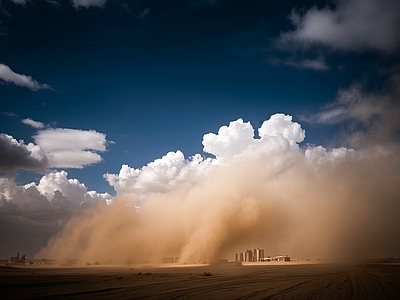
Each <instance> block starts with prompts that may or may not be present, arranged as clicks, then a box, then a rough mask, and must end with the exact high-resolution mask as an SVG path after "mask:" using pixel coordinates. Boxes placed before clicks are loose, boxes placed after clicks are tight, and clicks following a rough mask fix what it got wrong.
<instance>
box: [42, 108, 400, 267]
mask: <svg viewBox="0 0 400 300" xmlns="http://www.w3.org/2000/svg"><path fill="white" fill-rule="evenodd" d="M253 133H254V129H253V127H252V126H251V124H250V123H249V122H243V120H242V119H238V120H236V121H233V122H230V123H229V125H228V126H222V127H221V128H220V129H219V130H218V133H217V134H214V133H209V134H206V135H204V137H203V145H204V149H205V151H209V153H212V154H213V155H214V156H215V158H209V159H206V160H202V159H200V157H198V158H199V159H198V160H197V161H196V163H195V164H193V161H194V159H189V160H185V159H184V156H183V153H181V152H180V151H177V152H170V153H168V154H167V155H165V156H164V157H162V158H160V159H157V160H155V161H154V162H153V163H149V164H148V165H147V166H145V167H143V168H141V169H133V168H130V167H129V166H127V165H124V166H122V168H121V171H120V173H119V174H106V176H105V177H106V179H107V180H108V181H109V182H110V184H111V185H113V186H114V187H115V188H116V190H117V191H118V196H117V198H115V199H114V200H113V204H112V205H109V206H106V205H99V206H97V207H96V208H94V209H91V210H88V211H86V212H84V213H83V214H80V215H76V216H73V217H72V218H71V219H70V221H68V222H67V223H66V225H65V227H64V229H63V231H62V232H61V233H60V234H59V235H57V236H54V237H53V238H52V239H51V240H50V241H49V243H48V245H47V247H45V248H43V249H42V250H41V251H40V252H39V254H38V255H39V256H43V257H52V258H59V259H63V258H67V257H74V258H80V259H82V260H83V261H95V260H98V261H101V262H103V263H107V262H109V263H112V262H113V263H123V262H125V259H133V260H135V261H137V262H144V261H147V262H156V263H157V262H160V259H161V258H162V257H168V256H179V257H180V260H181V262H195V263H197V262H202V261H208V262H210V261H213V260H214V259H217V258H232V257H233V254H234V253H235V252H238V251H240V250H241V249H243V248H253V247H262V248H265V250H266V253H268V254H269V255H275V254H279V253H284V254H287V253H289V254H290V255H292V256H294V257H311V258H317V257H319V258H324V259H328V260H338V261H340V260H342V261H343V260H347V259H356V258H361V259H362V258H366V257H371V256H375V257H380V256H391V255H394V253H398V251H399V250H400V243H399V242H396V240H397V239H394V237H396V236H398V234H399V233H400V226H399V225H400V224H399V221H398V218H397V215H396V213H395V212H397V211H398V209H399V208H400V202H399V201H398V194H399V192H400V187H399V185H398V184H397V182H398V180H399V179H400V171H399V170H400V168H399V166H398V162H399V161H400V160H399V159H398V152H397V151H391V150H390V149H389V148H388V149H386V151H381V150H382V148H380V149H378V148H365V149H359V150H353V149H348V148H344V147H341V148H337V149H332V150H328V149H326V148H324V147H322V146H313V147H311V146H309V147H307V148H305V149H302V148H301V147H300V146H299V143H301V142H302V141H303V140H304V138H305V131H304V129H302V128H301V126H300V124H298V123H296V122H293V121H292V117H291V116H288V115H284V114H276V115H273V116H271V118H270V119H268V120H266V121H265V122H264V123H263V124H262V125H261V127H260V128H259V129H258V135H259V138H255V137H254V136H253ZM191 168H192V169H191ZM194 169H199V170H200V169H201V171H197V172H196V171H195V170H194ZM191 172H194V173H195V174H196V176H192V174H193V173H191ZM182 174H185V176H182ZM382 174H385V179H384V180H383V178H382ZM185 179H187V180H185ZM135 194H136V195H135ZM143 197H144V199H143ZM141 198H142V201H141V206H140V209H139V210H138V209H137V207H135V203H136V201H137V200H139V199H141ZM371 241H373V243H371ZM105 245H107V246H105ZM115 253H118V255H115Z"/></svg>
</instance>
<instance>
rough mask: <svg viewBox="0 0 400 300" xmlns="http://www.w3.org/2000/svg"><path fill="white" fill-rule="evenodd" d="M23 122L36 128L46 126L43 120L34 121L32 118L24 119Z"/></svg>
mask: <svg viewBox="0 0 400 300" xmlns="http://www.w3.org/2000/svg"><path fill="white" fill-rule="evenodd" d="M21 122H22V123H23V124H25V125H28V126H31V127H33V128H36V129H42V128H44V124H43V123H42V122H38V121H34V120H32V119H31V118H26V119H23V120H22V121H21Z"/></svg>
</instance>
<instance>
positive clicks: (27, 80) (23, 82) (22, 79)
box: [0, 63, 51, 91]
mask: <svg viewBox="0 0 400 300" xmlns="http://www.w3.org/2000/svg"><path fill="white" fill-rule="evenodd" d="M0 80H2V81H5V82H10V83H14V84H15V85H18V86H22V87H27V88H29V89H31V90H32V91H37V90H40V89H51V86H49V85H48V84H41V83H39V82H37V81H36V80H34V79H33V78H32V77H31V76H27V75H23V74H18V73H15V72H14V71H13V70H11V69H10V67H9V66H6V65H5V64H2V63H0Z"/></svg>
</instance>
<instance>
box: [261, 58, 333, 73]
mask: <svg viewBox="0 0 400 300" xmlns="http://www.w3.org/2000/svg"><path fill="white" fill-rule="evenodd" d="M269 62H270V63H271V64H277V65H280V64H283V65H286V66H290V67H295V68H299V69H309V70H315V71H327V70H329V67H328V66H327V65H326V63H325V60H324V59H323V58H317V59H302V60H295V59H292V58H290V59H286V60H285V59H278V58H273V59H270V60H269Z"/></svg>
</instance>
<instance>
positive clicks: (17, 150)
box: [0, 133, 48, 175]
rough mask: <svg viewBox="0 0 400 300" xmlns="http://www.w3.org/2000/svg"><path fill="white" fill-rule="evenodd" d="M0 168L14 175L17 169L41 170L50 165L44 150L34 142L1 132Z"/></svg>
mask: <svg viewBox="0 0 400 300" xmlns="http://www.w3.org/2000/svg"><path fill="white" fill-rule="evenodd" d="M0 154H1V155H0V170H2V171H5V172H6V173H8V174H9V175H13V172H14V170H15V169H18V168H21V169H25V170H41V169H43V168H45V167H47V165H48V158H47V156H46V154H45V153H44V151H43V150H42V149H41V148H40V147H39V146H37V145H35V144H33V143H28V144H25V143H24V141H22V140H20V141H17V140H16V139H14V138H13V137H12V136H11V135H8V134H4V133H1V134H0Z"/></svg>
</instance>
